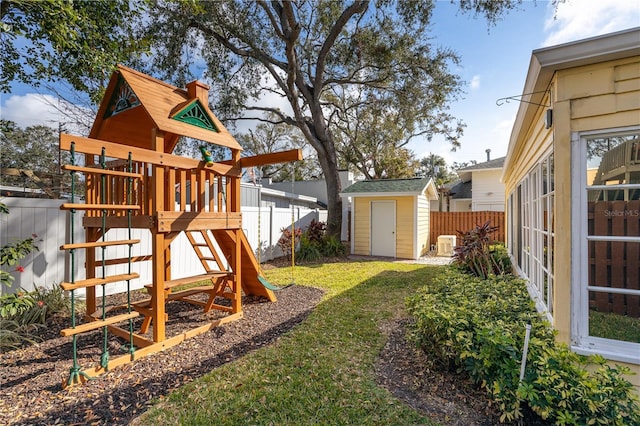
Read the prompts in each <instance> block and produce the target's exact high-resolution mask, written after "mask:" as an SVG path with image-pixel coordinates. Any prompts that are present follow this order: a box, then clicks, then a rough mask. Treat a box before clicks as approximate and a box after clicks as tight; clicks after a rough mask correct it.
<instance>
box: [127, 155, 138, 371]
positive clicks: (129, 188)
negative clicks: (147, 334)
mask: <svg viewBox="0 0 640 426" xmlns="http://www.w3.org/2000/svg"><path fill="white" fill-rule="evenodd" d="M128 160H129V166H128V171H129V173H131V172H132V171H133V165H132V162H131V152H129V157H128ZM132 190H133V178H132V177H131V176H129V178H127V205H129V206H130V205H131V192H132ZM127 227H128V229H129V240H132V239H133V238H132V235H131V209H129V210H127ZM132 254H133V244H131V243H129V259H128V267H129V269H128V274H129V275H131V256H132ZM127 313H129V314H130V313H131V280H130V279H128V280H127ZM135 350H136V348H135V347H134V346H133V318H129V354H130V355H131V360H133V354H134V352H135Z"/></svg>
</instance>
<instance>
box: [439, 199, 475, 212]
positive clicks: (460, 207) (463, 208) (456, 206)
mask: <svg viewBox="0 0 640 426" xmlns="http://www.w3.org/2000/svg"><path fill="white" fill-rule="evenodd" d="M472 205H473V202H472V201H471V200H470V199H469V198H464V199H462V200H451V206H450V207H451V208H450V209H449V211H451V212H470V211H473V210H472V209H471V207H472ZM443 211H446V210H443Z"/></svg>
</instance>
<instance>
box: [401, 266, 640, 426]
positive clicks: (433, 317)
mask: <svg viewBox="0 0 640 426" xmlns="http://www.w3.org/2000/svg"><path fill="white" fill-rule="evenodd" d="M407 308H408V311H409V313H410V314H411V315H413V316H414V318H415V325H414V327H413V330H412V339H413V340H414V341H415V342H416V344H418V345H419V346H420V347H421V348H423V349H424V350H425V351H426V352H428V353H429V355H430V357H431V358H432V359H434V362H438V363H439V364H440V365H444V366H445V367H447V368H452V369H456V370H459V371H464V372H466V373H467V374H468V375H469V377H470V378H471V379H473V380H474V382H476V383H477V384H478V385H479V386H481V387H482V388H484V389H485V390H486V391H487V393H488V395H489V396H490V398H491V399H492V400H493V401H494V402H495V404H496V406H497V407H498V408H499V409H500V410H501V412H502V420H503V421H513V420H517V419H519V418H522V416H523V408H524V407H523V405H527V406H528V407H529V408H530V409H531V410H532V411H533V412H534V413H537V414H538V415H540V417H542V418H543V419H547V420H550V421H552V422H553V423H554V424H570V425H588V424H620V425H622V424H640V405H639V403H638V399H637V397H636V396H635V394H634V393H633V390H632V389H633V386H632V385H631V383H629V382H628V381H627V380H625V379H624V377H623V376H624V375H625V374H629V370H628V369H626V368H624V367H611V366H609V365H608V364H606V362H605V360H604V359H602V358H601V357H590V358H587V357H583V356H579V355H577V354H575V353H573V352H571V351H570V350H569V349H568V348H567V347H566V346H565V345H563V344H558V343H556V341H555V332H554V330H553V329H552V327H551V326H550V325H549V324H548V323H547V322H546V320H545V319H544V318H543V317H542V316H541V315H539V314H538V313H537V312H536V310H535V306H534V304H533V302H532V301H531V299H530V298H529V295H528V292H527V289H526V284H525V283H524V281H523V280H521V279H519V278H516V277H514V276H512V275H500V276H496V275H491V276H489V277H488V278H486V279H482V278H480V277H473V276H470V275H469V274H465V273H463V272H461V271H460V270H456V269H455V268H448V269H447V270H446V271H445V272H444V273H442V274H441V275H439V276H437V277H436V278H435V279H434V280H433V281H432V282H431V284H430V285H429V286H428V287H424V288H423V289H421V290H420V291H419V292H418V293H416V295H414V296H412V297H410V298H408V299H407ZM526 324H531V326H532V331H531V338H530V343H529V351H528V355H527V369H526V374H525V377H524V380H523V381H522V383H520V380H519V369H520V361H521V356H522V347H523V344H524V334H525V333H524V329H525V325H526Z"/></svg>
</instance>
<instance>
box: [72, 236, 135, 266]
mask: <svg viewBox="0 0 640 426" xmlns="http://www.w3.org/2000/svg"><path fill="white" fill-rule="evenodd" d="M139 242H140V240H114V241H93V242H87V243H73V244H63V245H61V246H60V250H71V249H79V248H92V247H108V246H124V245H128V244H138V243H139ZM98 262H99V261H98Z"/></svg>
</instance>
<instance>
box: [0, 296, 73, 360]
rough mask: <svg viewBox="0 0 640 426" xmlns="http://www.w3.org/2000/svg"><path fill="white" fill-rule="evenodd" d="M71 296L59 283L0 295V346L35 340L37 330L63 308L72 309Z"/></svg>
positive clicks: (3, 347)
mask: <svg viewBox="0 0 640 426" xmlns="http://www.w3.org/2000/svg"><path fill="white" fill-rule="evenodd" d="M69 307H70V299H69V298H68V297H67V296H66V295H65V293H64V291H63V290H62V289H61V288H60V287H59V286H57V285H56V286H53V288H52V289H51V290H48V289H44V288H38V289H36V290H35V291H32V292H28V293H27V292H25V291H21V292H19V293H16V294H8V295H4V296H1V297H0V349H1V350H7V349H13V348H16V347H20V346H22V345H23V344H25V343H34V342H35V341H36V338H35V337H34V336H33V333H34V332H35V331H36V330H37V329H38V328H40V327H42V326H44V324H45V323H46V321H47V320H48V319H49V318H51V317H52V316H53V315H55V314H57V313H59V312H69Z"/></svg>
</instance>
